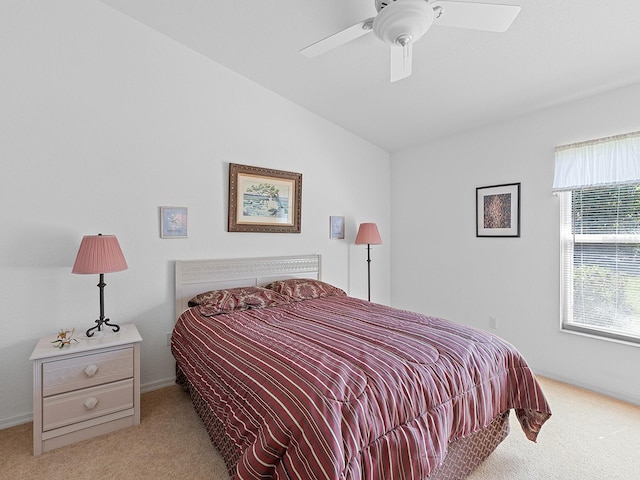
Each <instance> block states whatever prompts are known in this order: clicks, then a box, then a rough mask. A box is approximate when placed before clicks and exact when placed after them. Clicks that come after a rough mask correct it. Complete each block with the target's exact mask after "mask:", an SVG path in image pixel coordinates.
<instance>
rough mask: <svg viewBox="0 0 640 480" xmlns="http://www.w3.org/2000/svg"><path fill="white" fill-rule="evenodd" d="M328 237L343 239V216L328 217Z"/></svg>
mask: <svg viewBox="0 0 640 480" xmlns="http://www.w3.org/2000/svg"><path fill="white" fill-rule="evenodd" d="M329 238H330V239H331V240H344V217H334V216H331V217H329Z"/></svg>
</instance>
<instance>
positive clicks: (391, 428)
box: [172, 296, 550, 480]
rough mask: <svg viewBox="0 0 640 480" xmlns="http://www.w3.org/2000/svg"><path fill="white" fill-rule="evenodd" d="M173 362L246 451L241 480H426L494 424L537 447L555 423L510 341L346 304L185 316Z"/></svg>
mask: <svg viewBox="0 0 640 480" xmlns="http://www.w3.org/2000/svg"><path fill="white" fill-rule="evenodd" d="M172 351H173V354H174V356H175V358H176V360H177V362H178V365H179V367H180V368H181V369H182V371H183V372H184V374H185V375H186V376H187V378H188V379H189V380H190V381H191V383H192V384H193V385H194V386H195V387H196V388H197V389H198V390H199V392H200V394H201V395H202V397H203V398H204V400H205V401H207V402H208V403H210V405H211V406H212V408H213V410H214V411H215V412H216V414H217V415H218V417H219V418H220V420H221V421H222V423H223V424H224V425H225V426H226V431H227V434H228V435H229V436H230V437H231V438H232V439H233V440H234V442H235V444H236V445H237V448H238V449H239V451H241V452H243V453H242V455H241V457H240V461H239V462H238V465H237V469H236V475H235V478H236V479H243V480H248V479H259V478H260V479H265V478H273V479H299V480H315V479H344V480H418V479H425V478H427V477H428V476H429V475H430V473H431V472H432V471H433V470H434V469H435V468H436V467H437V466H438V465H440V463H441V462H442V461H443V459H444V457H445V456H446V454H447V445H448V442H449V441H450V440H452V439H455V438H458V437H463V436H467V435H469V434H471V433H473V432H476V431H478V430H480V429H482V428H484V427H485V426H487V425H489V424H490V423H491V422H492V420H493V419H494V418H496V417H497V416H498V415H499V414H500V413H502V412H504V411H506V410H509V409H515V412H516V415H517V416H518V418H519V420H520V424H521V426H522V429H523V430H524V433H525V434H526V435H527V437H528V438H529V439H530V440H533V441H535V439H536V436H537V434H538V431H539V430H540V427H541V426H542V424H543V423H544V422H545V421H546V420H547V418H548V417H549V416H550V410H549V406H548V405H547V402H546V400H545V398H544V395H543V393H542V391H541V390H540V387H539V385H538V383H537V382H536V380H535V378H534V376H533V374H532V373H531V371H530V370H529V367H528V366H527V364H526V362H525V360H524V359H523V358H522V356H521V355H520V354H519V353H518V351H517V350H516V349H515V348H514V347H513V346H512V345H510V344H509V343H507V342H505V341H503V340H501V339H499V338H497V337H495V336H493V335H491V334H489V333H486V332H482V331H478V330H474V329H471V328H468V327H464V326H461V325H457V324H454V323H451V322H449V321H446V320H442V319H437V318H431V317H427V316H424V315H420V314H417V313H412V312H407V311H403V310H396V309H392V308H389V307H385V306H382V305H377V304H371V303H369V302H365V301H362V300H358V299H355V298H351V297H345V296H335V297H327V298H319V299H314V300H305V301H301V302H297V303H293V304H290V305H284V306H278V307H271V308H265V309H260V310H247V311H244V312H237V313H233V314H229V315H218V316H215V317H203V316H200V315H199V314H198V311H197V308H191V309H189V310H187V311H186V312H185V313H183V314H182V315H181V317H180V318H179V320H178V322H177V324H176V327H175V330H174V334H173V343H172Z"/></svg>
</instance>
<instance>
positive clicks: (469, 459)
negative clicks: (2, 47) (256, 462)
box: [176, 367, 509, 480]
mask: <svg viewBox="0 0 640 480" xmlns="http://www.w3.org/2000/svg"><path fill="white" fill-rule="evenodd" d="M176 383H177V384H178V385H181V386H182V387H183V388H184V389H185V390H186V391H187V392H188V394H189V396H190V397H191V402H192V403H193V406H194V409H195V411H196V412H197V414H198V416H199V417H200V419H201V420H202V423H203V424H204V426H205V429H206V430H207V432H208V434H209V438H210V439H211V442H212V443H213V445H214V446H215V448H216V449H217V450H218V452H219V453H220V455H221V456H222V458H223V459H224V462H225V464H226V466H227V470H228V471H229V476H230V477H233V475H234V471H235V466H236V464H237V463H238V460H239V459H240V455H241V452H240V451H239V450H238V449H237V448H236V447H235V445H234V444H233V442H232V441H231V439H230V438H229V437H228V436H227V435H226V433H225V431H224V426H223V425H222V422H220V420H219V419H218V417H217V416H216V415H215V413H214V412H213V410H211V407H210V406H209V404H207V402H205V401H204V399H203V398H202V396H201V395H200V393H199V392H198V391H197V390H196V389H195V388H194V387H193V386H192V385H191V383H190V382H189V381H188V380H187V378H186V377H185V375H184V374H183V373H182V371H181V370H180V368H179V367H176ZM508 434H509V411H506V412H504V413H503V414H502V415H501V416H499V417H498V418H496V419H495V420H494V421H493V422H492V423H491V424H490V425H489V426H488V427H486V428H484V429H482V430H480V431H478V432H476V433H474V434H472V435H470V436H468V437H466V438H458V439H456V440H454V441H452V442H451V443H449V451H448V453H447V456H446V457H445V460H444V463H443V464H442V465H441V466H440V467H439V468H438V469H437V470H436V471H435V472H434V473H433V474H431V476H429V477H428V478H429V480H463V479H465V478H467V476H468V475H469V474H470V473H471V472H473V471H474V470H475V469H476V468H477V467H478V466H479V465H480V464H481V463H482V462H483V461H484V460H485V459H486V458H487V457H488V456H489V455H490V454H491V453H492V452H493V451H494V450H495V449H496V447H497V446H498V445H499V444H500V443H501V442H502V441H503V440H504V439H505V438H506V437H507V435H508ZM425 480H426V479H425Z"/></svg>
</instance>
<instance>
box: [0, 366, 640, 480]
mask: <svg viewBox="0 0 640 480" xmlns="http://www.w3.org/2000/svg"><path fill="white" fill-rule="evenodd" d="M540 383H541V384H542V386H543V389H544V391H545V393H546V395H547V398H548V399H549V403H550V404H551V408H552V410H553V417H552V418H551V419H550V420H549V421H548V422H547V424H546V425H545V426H544V428H543V429H542V432H541V433H540V436H539V438H538V443H537V444H534V443H531V442H529V441H528V440H527V439H526V438H525V436H524V434H523V433H522V431H521V430H520V426H519V425H518V424H517V420H515V419H514V417H515V416H514V415H513V414H512V415H511V434H510V435H509V436H508V437H507V439H506V440H505V441H504V442H503V443H502V444H501V445H500V446H499V447H498V449H497V450H496V451H495V452H494V453H493V454H492V455H491V456H490V457H489V458H488V459H487V460H486V461H485V462H484V463H483V464H482V465H481V466H480V467H479V468H478V470H476V471H475V472H474V473H473V474H472V475H471V476H470V477H469V480H546V479H549V480H551V479H553V480H591V479H593V480H596V479H597V480H605V479H606V480H631V479H636V478H640V450H639V447H640V407H637V406H633V405H629V404H627V403H624V402H619V401H616V400H611V399H609V398H607V397H603V396H601V395H597V394H594V393H591V392H588V391H585V390H582V389H578V388H574V387H570V386H567V385H564V384H562V383H559V382H554V381H551V380H548V379H545V378H541V379H540ZM31 429H32V424H31V423H28V424H24V425H19V426H17V427H12V428H8V429H5V430H0V479H3V480H4V479H6V480H14V479H20V480H31V479H34V480H35V479H38V480H39V479H46V480H62V479H64V480H68V479H74V480H85V479H87V480H88V479H91V480H103V479H105V480H106V479H110V480H111V479H118V480H120V479H155V480H161V479H165V478H166V479H176V478H189V479H190V480H199V479H209V480H228V476H227V473H226V468H225V466H224V464H223V462H222V459H221V457H220V456H219V455H218V454H217V452H216V451H215V450H214V449H213V447H212V446H211V443H210V442H209V438H208V437H207V435H206V432H205V431H204V428H203V427H202V425H201V424H200V420H199V418H198V417H197V415H196V414H195V413H194V411H193V408H192V407H191V403H190V401H189V399H188V398H187V396H186V394H185V393H183V392H182V390H181V389H180V388H178V387H177V386H176V387H168V388H163V389H161V390H156V391H153V392H149V393H145V394H143V395H142V419H141V423H140V425H138V426H135V427H130V428H127V429H124V430H121V431H118V432H114V433H111V434H108V435H105V436H102V437H99V438H95V439H92V440H88V441H86V442H81V443H78V444H75V445H70V446H68V447H63V448H60V449H57V450H54V451H52V452H48V453H45V454H42V455H41V456H39V457H33V455H32V448H33V445H32V441H33V437H32V432H31Z"/></svg>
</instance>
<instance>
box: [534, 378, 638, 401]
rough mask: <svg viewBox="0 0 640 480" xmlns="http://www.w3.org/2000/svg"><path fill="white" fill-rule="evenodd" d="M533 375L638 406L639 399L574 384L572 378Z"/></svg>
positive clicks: (591, 386)
mask: <svg viewBox="0 0 640 480" xmlns="http://www.w3.org/2000/svg"><path fill="white" fill-rule="evenodd" d="M534 373H535V374H536V375H540V376H541V377H546V378H548V379H550V380H555V381H556V382H560V383H566V384H567V385H571V386H574V387H578V388H582V389H584V390H590V391H592V392H595V393H598V394H600V395H604V396H605V397H609V398H613V399H615V400H622V401H623V402H627V403H632V404H634V405H640V398H636V397H633V396H629V395H625V394H624V393H620V392H616V391H612V390H607V389H605V388H599V387H597V386H594V385H589V384H587V383H583V382H576V381H575V380H574V379H572V378H567V377H563V376H562V375H555V374H553V373H549V372H544V371H541V370H536V371H535V372H534Z"/></svg>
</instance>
